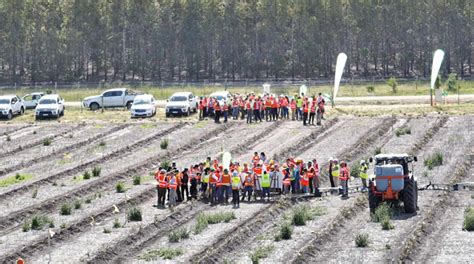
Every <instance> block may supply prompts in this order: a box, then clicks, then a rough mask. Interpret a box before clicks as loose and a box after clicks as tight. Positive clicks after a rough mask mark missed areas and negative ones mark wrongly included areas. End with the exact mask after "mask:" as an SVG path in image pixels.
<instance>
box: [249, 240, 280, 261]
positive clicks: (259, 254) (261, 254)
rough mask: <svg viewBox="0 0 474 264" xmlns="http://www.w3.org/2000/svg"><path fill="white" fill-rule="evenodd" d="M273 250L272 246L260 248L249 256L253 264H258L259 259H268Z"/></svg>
mask: <svg viewBox="0 0 474 264" xmlns="http://www.w3.org/2000/svg"><path fill="white" fill-rule="evenodd" d="M274 249H275V247H274V246H273V245H267V246H260V247H257V249H255V251H254V252H253V253H252V254H251V255H250V259H252V263H253V264H258V262H259V261H260V260H261V259H264V258H266V257H268V256H269V255H270V254H271V253H272V251H273V250H274Z"/></svg>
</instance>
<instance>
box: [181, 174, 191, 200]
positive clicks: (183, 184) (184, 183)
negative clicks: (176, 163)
mask: <svg viewBox="0 0 474 264" xmlns="http://www.w3.org/2000/svg"><path fill="white" fill-rule="evenodd" d="M188 182H189V175H188V168H185V169H184V170H183V172H182V173H181V195H182V197H183V202H184V198H186V201H189V189H188ZM185 193H186V194H185Z"/></svg>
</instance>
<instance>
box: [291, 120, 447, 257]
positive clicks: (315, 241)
mask: <svg viewBox="0 0 474 264" xmlns="http://www.w3.org/2000/svg"><path fill="white" fill-rule="evenodd" d="M448 119H449V117H448V116H443V117H441V118H439V119H438V120H437V121H436V122H435V124H434V125H432V126H431V127H430V128H429V129H428V130H427V131H426V132H425V134H424V135H423V137H421V139H420V140H419V141H418V142H416V143H414V144H413V146H412V148H411V149H410V151H409V153H410V154H411V155H415V154H416V153H418V152H419V151H420V150H422V149H423V148H424V147H425V146H426V144H428V142H429V141H430V139H431V138H433V137H434V135H435V134H436V133H437V132H438V131H439V129H440V128H441V127H442V126H444V125H445V124H446V123H447V121H448ZM364 200H365V201H366V202H365V204H364V206H361V205H360V204H359V205H358V204H357V203H356V204H355V205H353V206H351V207H349V208H347V209H346V210H350V212H351V213H350V214H345V213H344V212H342V213H340V214H339V215H338V216H337V218H338V219H339V221H337V222H338V223H337V224H332V225H330V226H327V227H326V228H325V229H324V230H323V231H322V232H320V233H318V234H316V236H315V237H314V238H311V239H308V240H306V241H305V242H304V244H305V245H306V246H303V247H302V248H301V249H300V250H299V251H298V252H297V253H296V254H295V255H294V256H290V258H289V259H288V260H287V262H289V263H305V262H307V261H311V260H315V259H317V258H318V257H319V256H318V252H319V250H318V248H320V246H321V245H323V244H324V243H325V242H327V241H331V238H335V237H338V235H340V234H344V233H345V232H349V231H348V230H347V229H349V228H352V226H347V223H349V222H350V221H351V220H352V219H354V218H356V216H358V215H359V214H361V213H364V212H365V209H367V198H364Z"/></svg>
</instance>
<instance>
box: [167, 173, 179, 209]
mask: <svg viewBox="0 0 474 264" xmlns="http://www.w3.org/2000/svg"><path fill="white" fill-rule="evenodd" d="M168 187H169V204H170V210H171V211H173V210H174V207H176V198H177V197H176V190H177V189H178V182H177V181H176V177H175V172H170V175H169V181H168Z"/></svg>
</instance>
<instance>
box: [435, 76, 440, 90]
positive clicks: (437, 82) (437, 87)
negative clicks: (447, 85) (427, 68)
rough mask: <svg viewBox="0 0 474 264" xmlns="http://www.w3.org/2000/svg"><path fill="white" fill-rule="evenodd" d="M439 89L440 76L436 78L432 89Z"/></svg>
mask: <svg viewBox="0 0 474 264" xmlns="http://www.w3.org/2000/svg"><path fill="white" fill-rule="evenodd" d="M440 87H441V76H439V75H438V77H436V81H435V84H434V88H435V89H439V88H440Z"/></svg>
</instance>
